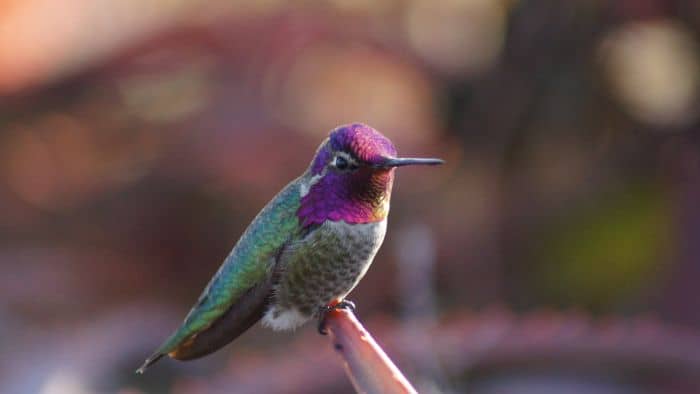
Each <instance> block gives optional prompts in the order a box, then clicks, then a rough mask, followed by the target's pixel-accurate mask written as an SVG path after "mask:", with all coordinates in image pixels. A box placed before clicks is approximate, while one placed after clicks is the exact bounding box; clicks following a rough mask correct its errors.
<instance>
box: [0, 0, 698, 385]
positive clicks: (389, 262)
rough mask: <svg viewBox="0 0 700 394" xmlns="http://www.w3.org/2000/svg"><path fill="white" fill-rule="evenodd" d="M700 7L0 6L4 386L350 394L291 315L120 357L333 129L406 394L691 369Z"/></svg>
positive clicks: (268, 0)
mask: <svg viewBox="0 0 700 394" xmlns="http://www.w3.org/2000/svg"><path fill="white" fill-rule="evenodd" d="M699 88H700V3H698V2H697V1H692V0H675V1H673V0H643V1H637V0H595V1H591V0H573V1H554V0H549V1H547V0H541V1H517V0H440V1H430V0H401V1H399V0H379V1H367V0H360V1H344V0H326V1H304V2H298V3H296V5H290V3H289V2H284V1H279V0H264V1H258V2H245V1H239V0H228V1H201V0H174V1H173V0H171V1H165V0H151V1H147V2H143V1H134V0H121V1H117V0H97V1H95V0H92V1H88V0H65V1H62V2H56V1H50V0H22V1H20V0H10V1H4V2H2V3H0V130H2V132H1V133H0V299H1V300H2V301H0V334H1V335H0V354H2V355H3V357H2V358H0V392H2V393H46V394H55V393H77V394H80V393H124V394H127V393H129V394H131V393H161V392H168V393H219V392H235V393H263V392H264V393H327V392H334V393H345V392H351V391H352V387H351V385H350V383H349V382H348V381H347V379H346V377H345V376H344V374H343V370H342V366H341V363H340V361H339V360H337V359H336V357H335V355H334V354H333V351H332V350H331V348H330V346H328V343H327V340H326V339H325V338H323V337H320V336H319V335H317V334H316V331H315V328H314V327H312V325H307V326H305V327H303V328H302V329H299V330H297V331H296V332H292V333H273V332H271V331H269V330H265V329H261V328H259V327H255V328H253V329H252V330H251V331H250V332H248V333H246V334H245V335H243V336H242V337H241V338H240V339H238V340H237V341H235V342H234V343H233V344H232V345H230V346H228V347H226V348H225V349H223V350H221V351H219V352H217V353H216V354H214V355H212V356H210V357H207V358H204V359H201V360H198V361H193V362H188V363H180V362H175V361H172V360H166V361H164V362H161V363H159V364H157V365H156V366H154V367H153V368H152V369H151V370H149V371H148V373H147V374H146V375H144V376H136V375H134V373H133V372H134V370H135V368H136V367H138V365H139V364H140V363H141V361H143V359H144V357H146V356H147V355H148V354H150V352H151V351H152V350H153V348H154V347H156V346H157V345H158V344H159V343H160V341H161V340H162V339H163V338H164V337H165V336H167V334H169V333H170V332H171V331H172V330H173V329H174V328H175V327H176V326H177V325H178V324H179V322H180V321H181V319H182V318H183V317H184V315H185V314H186V312H187V311H188V310H189V307H190V306H191V305H192V303H193V302H194V301H195V300H196V298H197V296H198V295H199V293H200V291H201V290H202V288H203V287H204V286H205V284H206V283H207V281H208V279H209V278H210V277H211V275H212V274H213V273H214V272H215V271H216V269H217V268H218V266H219V265H220V263H221V261H222V259H223V258H224V257H225V256H226V255H227V253H228V251H229V250H230V248H231V247H232V246H233V244H234V243H235V241H236V240H237V238H238V236H239V235H240V234H241V233H242V231H243V230H244V229H245V227H246V226H247V224H248V223H249V222H250V221H251V219H252V218H253V217H254V216H255V214H256V213H257V211H258V210H259V209H260V208H261V207H262V206H263V205H264V204H265V203H266V202H267V201H268V200H269V199H270V198H271V197H272V196H273V195H274V194H275V193H276V192H277V191H278V190H279V189H281V188H282V187H283V186H284V185H285V184H286V183H287V182H288V181H290V180H291V179H293V178H294V177H296V176H298V175H299V174H300V173H301V172H303V171H304V169H305V168H306V166H307V165H308V163H309V161H310V160H311V157H312V155H313V153H314V149H315V147H316V146H317V144H318V143H319V142H320V141H321V140H322V139H323V138H325V136H326V135H327V133H328V132H329V130H330V129H331V128H333V127H335V126H337V125H339V124H344V123H349V122H364V123H367V124H369V125H372V126H373V127H375V128H377V129H378V130H380V131H382V132H383V133H384V134H386V135H387V136H388V137H389V138H391V139H392V140H393V141H394V143H395V145H396V146H397V147H398V149H399V152H400V153H402V154H404V155H423V156H438V157H442V158H444V159H446V160H447V165H445V166H442V167H440V168H415V169H405V170H401V171H400V172H399V174H398V177H397V185H396V188H395V190H394V193H393V194H394V196H393V204H392V205H393V208H392V213H391V218H390V221H389V230H388V235H387V238H386V242H385V245H384V247H383V248H382V249H381V251H380V253H379V255H378V256H377V258H376V260H375V264H374V265H373V266H372V269H371V270H370V271H369V273H368V275H367V276H366V277H365V279H364V280H363V281H362V283H361V284H360V285H359V286H358V288H357V289H356V290H355V291H354V292H353V293H352V295H351V297H350V298H351V299H352V300H353V301H355V302H357V304H358V314H359V316H360V318H361V319H362V320H363V322H364V323H365V324H366V326H367V328H368V329H369V330H370V331H371V332H372V333H373V334H374V336H375V337H376V338H377V340H378V341H379V342H380V343H381V344H382V345H384V346H385V347H386V350H387V352H388V353H389V355H390V356H392V357H393V358H394V359H395V361H396V362H397V364H398V365H399V367H401V368H402V370H404V372H405V373H406V375H407V376H408V377H409V379H410V380H411V381H412V382H413V383H414V384H415V385H416V386H417V387H418V389H419V391H420V392H421V393H443V392H444V393H460V392H468V393H478V394H490V393H538V394H540V393H562V392H566V393H574V394H577V393H581V394H583V393H614V394H617V393H677V394H681V393H697V392H700V389H699V388H698V387H700V378H699V377H700V291H699V290H698V288H697V282H698V279H699V278H700V204H699V201H700V120H699V116H700V113H699V108H700V106H699V104H700V100H699V98H700V90H699Z"/></svg>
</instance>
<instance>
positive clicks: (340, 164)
mask: <svg viewBox="0 0 700 394" xmlns="http://www.w3.org/2000/svg"><path fill="white" fill-rule="evenodd" d="M333 164H334V165H335V168H337V169H339V170H347V169H348V167H349V166H350V163H348V161H347V159H346V158H344V157H342V156H336V157H335V163H333Z"/></svg>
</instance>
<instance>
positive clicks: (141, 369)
mask: <svg viewBox="0 0 700 394" xmlns="http://www.w3.org/2000/svg"><path fill="white" fill-rule="evenodd" d="M163 356H164V354H154V355H153V356H151V357H149V358H148V359H146V361H144V362H143V365H141V366H140V367H139V369H137V370H136V373H137V374H138V375H143V373H144V372H146V369H148V367H150V366H151V365H153V364H154V363H155V362H156V361H158V360H160V359H161V358H162V357H163Z"/></svg>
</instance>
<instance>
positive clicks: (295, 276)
mask: <svg viewBox="0 0 700 394" xmlns="http://www.w3.org/2000/svg"><path fill="white" fill-rule="evenodd" d="M385 232H386V220H382V221H380V222H375V223H365V224H347V223H345V222H342V221H339V222H331V221H329V222H326V223H324V224H323V225H321V226H320V227H319V228H317V229H316V230H314V231H313V232H312V233H310V234H309V235H308V236H307V237H305V238H304V239H303V240H302V241H299V242H297V243H295V244H293V245H290V247H289V248H288V249H287V250H286V251H285V252H284V254H283V256H282V258H281V259H280V264H282V266H281V267H280V268H281V275H280V277H279V278H280V279H279V283H278V284H277V286H276V288H275V293H274V299H273V305H274V309H275V311H276V312H278V313H283V312H284V311H285V310H289V309H295V310H296V311H298V312H299V313H301V314H302V315H304V316H309V317H310V316H315V315H316V314H317V312H318V310H319V308H320V307H322V306H324V305H327V304H328V303H330V302H331V301H332V300H334V299H336V298H344V297H345V295H347V294H348V293H349V292H350V291H351V290H352V289H353V288H354V287H355V285H357V283H358V282H359V281H360V279H362V277H363V276H364V274H365V272H366V271H367V268H369V265H370V264H371V263H372V260H373V259H374V255H375V254H376V253H377V250H379V247H380V246H381V244H382V242H383V241H384V234H385Z"/></svg>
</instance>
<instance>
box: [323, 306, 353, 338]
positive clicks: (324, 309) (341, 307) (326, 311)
mask: <svg viewBox="0 0 700 394" xmlns="http://www.w3.org/2000/svg"><path fill="white" fill-rule="evenodd" d="M355 308H356V307H355V303H354V302H352V301H349V300H342V301H340V302H338V303H337V304H335V305H325V306H322V307H321V308H319V309H320V310H319V315H318V333H319V334H321V335H328V330H326V315H327V314H328V312H330V311H334V310H337V309H347V310H349V311H351V312H355Z"/></svg>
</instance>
